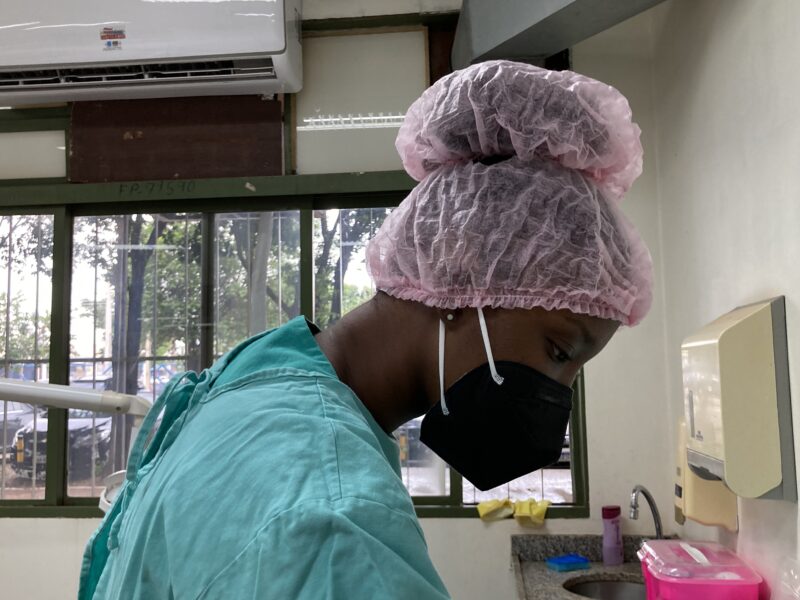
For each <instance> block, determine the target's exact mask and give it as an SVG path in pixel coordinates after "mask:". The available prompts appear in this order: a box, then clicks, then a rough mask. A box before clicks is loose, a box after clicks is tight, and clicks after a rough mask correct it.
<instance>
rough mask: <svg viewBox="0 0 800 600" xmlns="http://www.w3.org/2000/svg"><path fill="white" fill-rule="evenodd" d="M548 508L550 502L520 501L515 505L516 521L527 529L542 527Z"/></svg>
mask: <svg viewBox="0 0 800 600" xmlns="http://www.w3.org/2000/svg"><path fill="white" fill-rule="evenodd" d="M548 506H550V501H549V500H520V501H519V502H516V503H515V504H514V519H515V520H516V521H517V523H519V524H520V525H525V526H526V527H541V526H542V525H544V517H545V515H546V514H547V507H548Z"/></svg>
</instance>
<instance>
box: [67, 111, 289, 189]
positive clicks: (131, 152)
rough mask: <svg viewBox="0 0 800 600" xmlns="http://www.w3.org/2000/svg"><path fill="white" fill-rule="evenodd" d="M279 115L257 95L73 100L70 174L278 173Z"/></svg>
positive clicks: (110, 177) (89, 177) (98, 178)
mask: <svg viewBox="0 0 800 600" xmlns="http://www.w3.org/2000/svg"><path fill="white" fill-rule="evenodd" d="M281 119H282V114H281V103H280V102H279V101H277V100H263V99H262V98H261V97H259V96H214V97H211V96H209V97H196V98H163V99H154V100H114V101H107V102H106V101H102V102H76V103H75V104H73V107H72V117H71V122H70V133H69V155H68V156H69V159H68V160H69V169H68V172H69V180H70V181H72V182H81V183H86V182H106V181H137V180H144V179H197V178H207V177H241V176H244V177H246V176H257V175H280V174H281V173H282V161H283V152H282V125H281Z"/></svg>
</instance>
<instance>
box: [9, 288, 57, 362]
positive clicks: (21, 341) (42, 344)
mask: <svg viewBox="0 0 800 600" xmlns="http://www.w3.org/2000/svg"><path fill="white" fill-rule="evenodd" d="M0 342H2V343H3V344H4V345H3V346H0V352H2V353H3V355H4V356H5V357H6V359H7V360H13V361H18V360H31V361H33V360H37V359H41V358H44V359H45V360H46V359H47V357H48V354H49V352H50V311H47V312H45V313H41V314H39V315H36V313H31V312H28V311H26V310H24V309H23V308H22V300H21V298H20V297H19V296H14V297H12V298H11V301H10V304H9V298H8V295H7V294H6V293H5V292H0Z"/></svg>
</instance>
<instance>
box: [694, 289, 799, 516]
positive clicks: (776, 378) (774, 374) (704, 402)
mask: <svg viewBox="0 0 800 600" xmlns="http://www.w3.org/2000/svg"><path fill="white" fill-rule="evenodd" d="M681 354H682V361H683V393H684V403H685V409H686V423H687V426H688V433H689V437H688V441H687V444H686V451H687V460H688V463H689V467H690V468H691V469H692V471H693V472H694V473H696V474H697V475H699V476H700V477H704V478H708V479H722V480H724V481H725V484H726V485H727V486H728V487H729V488H730V489H731V490H732V491H733V492H734V493H735V494H736V495H737V496H741V497H743V498H777V499H783V500H791V501H795V502H796V501H797V484H796V479H795V461H794V443H793V437H792V414H791V404H790V392H789V362H788V353H787V345H786V309H785V304H784V298H783V297H778V298H773V299H771V300H766V301H764V302H757V303H755V304H750V305H747V306H743V307H740V308H737V309H736V310H733V311H731V312H730V313H728V314H726V315H724V316H722V317H720V318H719V319H717V320H716V321H714V322H713V323H710V324H709V325H706V326H705V327H704V328H703V329H701V330H700V331H699V332H697V333H696V334H694V335H692V336H690V337H688V338H686V340H684V342H683V345H682V346H681Z"/></svg>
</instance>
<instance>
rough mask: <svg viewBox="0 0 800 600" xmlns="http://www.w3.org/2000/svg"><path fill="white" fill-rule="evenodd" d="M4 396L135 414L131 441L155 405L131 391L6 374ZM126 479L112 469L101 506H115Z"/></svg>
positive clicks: (1, 381)
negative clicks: (103, 388)
mask: <svg viewBox="0 0 800 600" xmlns="http://www.w3.org/2000/svg"><path fill="white" fill-rule="evenodd" d="M0 400H7V401H9V402H21V403H23V404H33V405H36V406H50V407H53V408H66V409H78V410H92V411H96V412H101V413H116V414H128V415H133V416H134V417H135V418H134V423H133V429H132V431H131V444H133V441H134V440H135V439H136V435H137V434H138V432H139V428H140V427H141V425H142V419H143V418H144V416H145V415H146V414H147V412H148V411H149V410H150V407H151V406H152V405H153V403H152V402H150V401H149V400H147V399H145V398H140V397H139V396H133V395H131V394H120V393H118V392H112V391H108V390H92V389H87V388H79V387H70V386H68V385H58V384H55V383H38V382H33V381H20V380H19V379H6V378H2V377H0ZM124 480H125V471H118V472H117V473H112V474H111V475H109V476H108V477H107V478H106V481H105V484H106V488H105V489H104V490H103V492H102V493H101V494H100V509H101V510H102V511H103V512H108V510H109V508H111V505H112V504H113V502H114V497H116V493H117V492H119V488H120V487H121V486H122V483H123V481H124Z"/></svg>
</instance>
